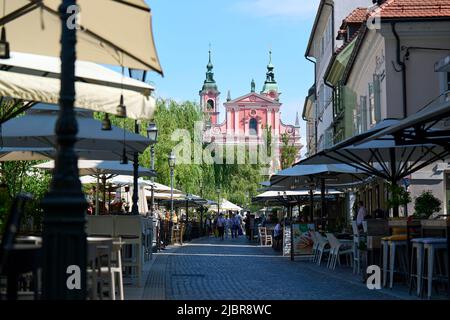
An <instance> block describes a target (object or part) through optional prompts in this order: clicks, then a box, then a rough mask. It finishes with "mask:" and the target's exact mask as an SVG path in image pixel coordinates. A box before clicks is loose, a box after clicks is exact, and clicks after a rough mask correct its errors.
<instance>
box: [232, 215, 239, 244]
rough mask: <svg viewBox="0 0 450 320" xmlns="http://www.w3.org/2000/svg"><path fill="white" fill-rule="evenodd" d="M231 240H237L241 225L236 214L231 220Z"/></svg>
mask: <svg viewBox="0 0 450 320" xmlns="http://www.w3.org/2000/svg"><path fill="white" fill-rule="evenodd" d="M231 221H232V224H231V238H237V237H238V229H239V227H240V225H241V223H240V220H239V217H238V216H237V215H236V214H233V217H232V219H231Z"/></svg>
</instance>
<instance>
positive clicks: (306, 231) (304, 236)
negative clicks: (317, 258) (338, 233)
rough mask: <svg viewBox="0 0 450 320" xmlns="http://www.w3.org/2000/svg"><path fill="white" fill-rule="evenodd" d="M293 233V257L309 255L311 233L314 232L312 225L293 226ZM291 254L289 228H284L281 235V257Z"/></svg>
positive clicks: (311, 243)
mask: <svg viewBox="0 0 450 320" xmlns="http://www.w3.org/2000/svg"><path fill="white" fill-rule="evenodd" d="M292 230H293V232H294V235H293V242H294V255H310V254H311V252H312V246H313V240H312V237H311V232H314V230H315V226H314V224H298V223H296V224H294V225H293V226H292ZM290 254H291V227H290V226H287V227H286V228H284V234H283V255H285V256H287V255H290Z"/></svg>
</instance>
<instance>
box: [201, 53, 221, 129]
mask: <svg viewBox="0 0 450 320" xmlns="http://www.w3.org/2000/svg"><path fill="white" fill-rule="evenodd" d="M213 68H214V66H213V64H212V62H211V49H210V50H209V62H208V65H207V66H206V69H207V71H206V79H205V81H204V83H203V87H202V89H201V90H200V92H199V94H200V107H201V108H202V110H203V114H204V115H205V120H206V123H207V124H209V125H211V124H217V121H218V117H219V111H218V104H219V95H220V92H219V90H218V88H217V84H216V81H215V80H214V72H213Z"/></svg>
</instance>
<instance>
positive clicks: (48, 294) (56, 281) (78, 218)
mask: <svg viewBox="0 0 450 320" xmlns="http://www.w3.org/2000/svg"><path fill="white" fill-rule="evenodd" d="M76 4H77V2H76V0H63V1H62V3H61V5H60V6H59V16H60V19H61V27H62V30H61V91H60V98H59V105H60V112H59V116H58V121H57V123H56V127H55V133H56V136H57V148H56V149H57V154H56V158H55V169H54V172H53V179H52V182H51V184H50V189H49V192H48V193H47V194H46V196H45V197H44V199H43V201H42V207H43V208H44V220H43V234H42V236H43V243H42V251H43V260H42V262H43V268H42V271H43V273H42V278H43V292H42V294H43V298H44V299H51V300H56V299H58V300H69V299H70V300H84V299H86V293H87V290H86V263H87V241H86V231H85V223H86V209H87V202H86V199H85V197H84V195H83V192H82V189H81V183H80V179H79V175H78V163H77V161H78V159H77V155H76V153H75V151H74V145H75V142H76V135H77V132H78V126H77V120H76V117H75V112H74V101H75V60H76V42H77V35H76V28H69V27H68V26H69V25H70V24H69V23H68V22H69V19H71V18H72V13H70V12H71V11H70V10H68V9H69V8H70V7H73V6H76ZM71 270H72V271H71ZM68 272H69V274H68ZM71 272H72V274H73V275H75V274H76V273H77V272H79V276H80V282H79V286H78V285H77V283H76V282H74V283H73V285H74V287H73V288H71V287H69V286H68V285H67V281H68V277H69V275H70V273H71Z"/></svg>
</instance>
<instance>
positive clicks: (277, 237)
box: [273, 221, 283, 250]
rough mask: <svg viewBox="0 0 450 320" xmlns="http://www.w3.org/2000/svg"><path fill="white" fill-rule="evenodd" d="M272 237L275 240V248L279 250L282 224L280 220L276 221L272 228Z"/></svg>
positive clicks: (281, 238)
mask: <svg viewBox="0 0 450 320" xmlns="http://www.w3.org/2000/svg"><path fill="white" fill-rule="evenodd" d="M273 238H274V240H275V250H279V249H280V247H281V245H280V244H281V241H282V240H283V226H282V225H281V221H278V223H277V225H276V226H275V228H274V229H273Z"/></svg>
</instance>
